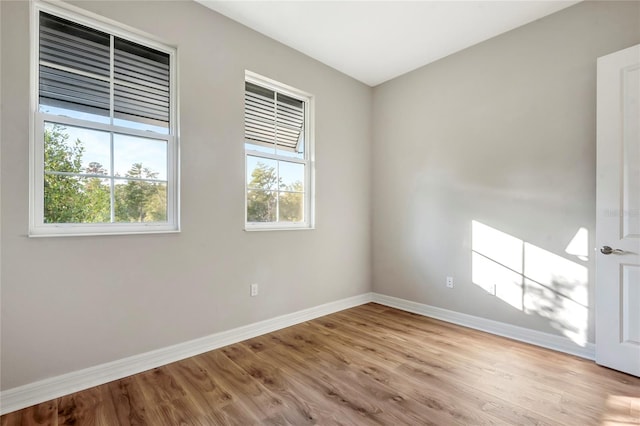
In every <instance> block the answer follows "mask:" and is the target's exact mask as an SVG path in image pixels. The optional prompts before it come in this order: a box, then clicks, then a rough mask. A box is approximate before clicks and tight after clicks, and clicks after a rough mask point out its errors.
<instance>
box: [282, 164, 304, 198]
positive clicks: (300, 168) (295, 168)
mask: <svg viewBox="0 0 640 426" xmlns="http://www.w3.org/2000/svg"><path fill="white" fill-rule="evenodd" d="M278 167H279V174H280V189H281V190H287V191H304V164H300V163H291V162H289V161H278Z"/></svg>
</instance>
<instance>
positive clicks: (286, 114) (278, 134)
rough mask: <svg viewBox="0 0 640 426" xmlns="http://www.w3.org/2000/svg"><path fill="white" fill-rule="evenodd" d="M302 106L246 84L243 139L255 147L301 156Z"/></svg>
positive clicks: (265, 89) (267, 90) (296, 101)
mask: <svg viewBox="0 0 640 426" xmlns="http://www.w3.org/2000/svg"><path fill="white" fill-rule="evenodd" d="M304 107H305V102H303V101H301V100H298V99H295V98H292V97H290V96H287V95H284V94H282V93H278V92H276V91H273V90H270V89H267V88H265V87H261V86H258V85H256V84H253V83H251V82H248V81H247V82H246V83H245V139H246V140H247V141H250V142H251V143H254V144H256V145H261V146H266V147H270V148H271V147H276V146H277V148H278V149H280V150H285V151H291V152H297V153H301V152H302V151H303V149H304V117H305V111H304Z"/></svg>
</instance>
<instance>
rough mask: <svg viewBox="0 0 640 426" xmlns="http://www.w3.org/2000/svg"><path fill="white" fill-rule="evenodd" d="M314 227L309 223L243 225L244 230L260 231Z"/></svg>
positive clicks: (304, 229)
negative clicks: (293, 224)
mask: <svg viewBox="0 0 640 426" xmlns="http://www.w3.org/2000/svg"><path fill="white" fill-rule="evenodd" d="M314 229H316V228H315V227H314V226H309V225H296V226H291V225H289V226H287V225H284V226H283V225H249V224H246V225H245V226H244V230H245V231H247V232H256V231H258V232H262V231H312V230H314Z"/></svg>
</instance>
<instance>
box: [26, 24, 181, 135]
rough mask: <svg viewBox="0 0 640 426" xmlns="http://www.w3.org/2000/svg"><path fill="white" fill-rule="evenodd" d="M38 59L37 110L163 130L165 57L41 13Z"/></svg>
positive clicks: (165, 118) (166, 90) (165, 123)
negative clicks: (43, 108)
mask: <svg viewBox="0 0 640 426" xmlns="http://www.w3.org/2000/svg"><path fill="white" fill-rule="evenodd" d="M112 50H113V73H112V72H111V52H112ZM39 59H40V68H39V71H40V92H39V93H40V104H42V105H49V106H54V107H60V108H65V109H71V110H74V111H82V112H89V113H93V114H98V115H104V116H110V115H111V108H113V117H114V118H119V119H123V120H129V121H134V122H140V123H147V124H152V125H156V126H161V127H168V125H169V107H170V105H169V104H170V102H169V95H170V93H169V55H168V54H166V53H163V52H160V51H157V50H155V49H151V48H149V47H145V46H141V45H139V44H136V43H133V42H131V41H127V40H123V39H120V38H118V37H115V36H111V35H109V34H106V33H103V32H101V31H98V30H95V29H92V28H88V27H85V26H83V25H80V24H77V23H74V22H71V21H68V20H66V19H63V18H60V17H57V16H53V15H50V14H48V13H45V12H40V58H39ZM111 85H113V102H111Z"/></svg>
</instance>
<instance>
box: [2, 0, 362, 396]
mask: <svg viewBox="0 0 640 426" xmlns="http://www.w3.org/2000/svg"><path fill="white" fill-rule="evenodd" d="M0 3H1V7H2V14H1V16H2V156H1V158H2V176H1V177H2V215H1V217H2V277H1V278H2V294H1V296H2V305H1V310H2V314H1V315H2V316H1V324H2V330H1V331H2V352H1V358H2V376H1V383H2V389H3V390H6V389H10V388H13V387H15V386H19V385H23V384H26V383H30V382H33V381H36V380H40V379H44V378H47V377H52V376H56V375H60V374H64V373H67V372H71V371H75V370H79V369H82V368H85V367H89V366H93V365H97V364H101V363H105V362H109V361H113V360H117V359H120V358H123V357H127V356H130V355H134V354H139V353H143V352H146V351H149V350H153V349H157V348H162V347H166V346H168V345H172V344H176V343H180V342H184V341H187V340H190V339H194V338H198V337H202V336H206V335H209V334H211V333H215V332H218V331H222V330H227V329H231V328H234V327H237V326H241V325H245V324H249V323H253V322H255V321H259V320H263V319H267V318H272V317H275V316H278V315H282V314H286V313H291V312H294V311H297V310H300V309H304V308H308V307H312V306H317V305H320V304H323V303H326V302H330V301H334V300H338V299H342V298H345V297H349V296H354V295H358V294H362V293H364V292H367V291H370V288H371V278H370V269H371V263H370V247H371V242H370V182H371V179H370V172H369V170H370V151H371V133H370V129H371V122H370V120H371V95H372V90H371V89H370V88H369V87H367V86H365V85H363V84H361V83H358V82H356V81H355V80H353V79H351V78H348V77H346V76H345V75H343V74H340V73H338V72H337V71H335V70H332V69H330V68H329V67H327V66H324V65H322V64H320V63H319V62H317V61H314V60H312V59H310V58H308V57H306V56H304V55H302V54H300V53H298V52H296V51H294V50H292V49H289V48H287V47H284V46H283V45H281V44H279V43H276V42H275V41H273V40H270V39H267V38H265V37H264V36H261V35H259V34H258V33H255V32H253V31H251V30H249V29H247V28H246V27H243V26H241V25H239V24H237V23H234V22H233V21H230V20H228V19H227V18H224V17H222V16H221V15H218V14H216V13H214V12H213V11H210V10H209V9H206V8H204V7H203V6H201V5H199V4H197V3H193V2H183V1H175V2H167V1H160V2H155V3H151V2H118V1H112V2H93V1H92V2H86V3H76V4H77V5H78V6H81V7H83V8H86V9H87V10H90V11H92V12H95V13H98V14H100V15H102V16H105V17H108V18H111V19H114V20H116V21H119V22H121V23H124V24H126V25H130V26H132V27H135V28H138V29H139V30H142V31H145V32H147V33H150V34H153V35H156V36H157V37H160V38H162V39H163V40H165V41H166V42H168V43H169V44H173V45H177V46H178V49H179V60H180V62H179V67H180V82H179V85H180V113H181V117H182V119H181V144H182V146H181V149H182V150H181V155H182V162H181V164H182V185H181V186H182V232H181V233H180V234H165V235H145V236H139V235H131V236H111V237H105V236H103V237H67V238H32V239H29V238H27V236H26V233H27V223H28V222H27V219H28V196H27V194H28V152H29V151H28V149H29V148H28V147H29V144H28V140H29V139H28V134H29V131H28V121H29V79H28V76H29V42H28V40H29V11H28V2H26V1H18V2H12V1H2V2H0ZM245 68H246V69H250V70H252V71H254V72H257V73H260V74H262V75H265V76H267V77H270V78H273V79H275V80H278V81H281V82H283V83H286V84H289V85H291V86H294V87H297V88H299V89H301V90H304V91H307V92H310V93H312V94H314V95H315V96H316V159H317V164H316V176H317V181H316V201H317V209H316V225H317V228H316V230H313V231H286V232H252V233H248V232H244V231H243V224H244V223H243V220H244V198H243V188H244V186H243V178H244V157H243V144H242V141H243V113H244V111H243V93H244V70H245ZM252 282H257V283H259V284H260V286H261V287H260V295H259V296H258V297H255V298H250V297H249V284H250V283H252Z"/></svg>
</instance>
